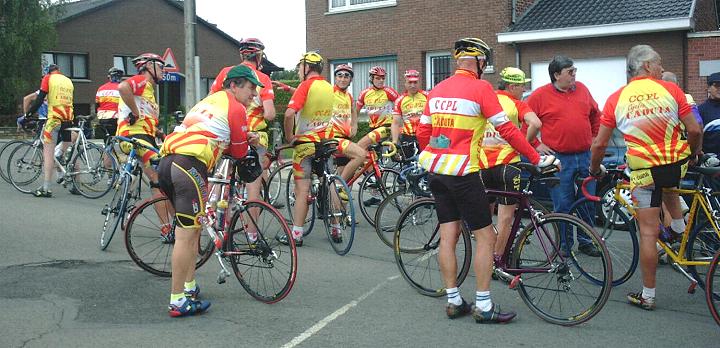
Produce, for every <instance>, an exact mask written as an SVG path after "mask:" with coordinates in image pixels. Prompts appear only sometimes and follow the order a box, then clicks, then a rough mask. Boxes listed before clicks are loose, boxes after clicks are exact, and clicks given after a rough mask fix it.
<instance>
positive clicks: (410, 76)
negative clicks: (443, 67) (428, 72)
mask: <svg viewBox="0 0 720 348" xmlns="http://www.w3.org/2000/svg"><path fill="white" fill-rule="evenodd" d="M405 78H406V79H407V80H408V81H418V80H420V72H419V71H417V70H415V69H410V70H405Z"/></svg>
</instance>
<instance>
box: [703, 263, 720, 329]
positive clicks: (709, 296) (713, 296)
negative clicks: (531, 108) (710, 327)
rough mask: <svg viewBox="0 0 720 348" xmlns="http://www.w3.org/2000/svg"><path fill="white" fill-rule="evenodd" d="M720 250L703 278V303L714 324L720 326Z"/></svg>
mask: <svg viewBox="0 0 720 348" xmlns="http://www.w3.org/2000/svg"><path fill="white" fill-rule="evenodd" d="M719 263H720V250H719V251H718V252H716V253H715V256H714V257H713V259H712V261H711V262H710V268H709V269H708V273H707V278H705V284H706V286H705V301H707V304H708V308H709V309H710V314H711V315H712V317H713V319H715V322H716V323H717V324H718V325H720V313H719V311H720V270H718V264H719Z"/></svg>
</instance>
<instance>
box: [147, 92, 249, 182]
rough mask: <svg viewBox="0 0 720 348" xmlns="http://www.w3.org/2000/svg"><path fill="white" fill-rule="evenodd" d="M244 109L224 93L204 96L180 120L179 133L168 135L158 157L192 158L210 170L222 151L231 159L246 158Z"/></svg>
mask: <svg viewBox="0 0 720 348" xmlns="http://www.w3.org/2000/svg"><path fill="white" fill-rule="evenodd" d="M246 122H247V118H246V109H245V106H243V105H242V104H240V102H238V101H237V100H236V99H235V97H233V96H232V95H231V94H230V93H228V92H226V91H220V92H218V93H213V94H211V95H209V96H207V97H206V98H205V99H203V100H201V101H200V102H199V103H198V104H197V105H195V106H194V107H193V108H192V109H190V112H188V114H187V116H185V119H184V120H183V123H182V126H181V127H180V128H181V129H182V130H178V131H175V132H173V133H170V134H169V135H168V136H167V137H166V138H165V142H164V143H163V146H162V149H161V150H160V154H161V155H163V156H165V155H168V154H181V155H187V156H193V157H195V158H197V159H198V160H200V161H202V162H203V163H205V165H207V167H208V169H210V168H213V167H214V166H215V163H216V162H217V159H218V157H220V154H222V153H223V151H225V150H226V149H228V150H229V152H230V155H232V156H233V157H235V158H242V157H244V156H245V155H246V154H247V149H248V144H247V131H248V127H247V123H246Z"/></svg>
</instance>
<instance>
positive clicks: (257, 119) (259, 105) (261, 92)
mask: <svg viewBox="0 0 720 348" xmlns="http://www.w3.org/2000/svg"><path fill="white" fill-rule="evenodd" d="M242 65H245V66H247V67H248V68H250V69H252V70H253V71H254V72H255V74H256V75H257V77H258V80H260V83H262V84H263V85H264V86H265V87H260V86H258V88H257V92H258V94H257V96H256V97H255V98H253V100H252V102H251V103H250V105H249V106H248V107H247V115H248V127H249V128H250V131H259V130H263V129H265V128H267V123H266V122H265V117H264V113H265V108H264V107H263V102H264V101H266V100H275V91H273V87H272V81H271V80H270V77H268V76H267V75H265V74H264V73H263V72H262V71H260V70H258V69H257V68H255V66H253V65H252V64H250V63H248V62H243V63H242ZM232 68H233V67H232V66H227V67H224V68H223V69H222V70H220V73H218V75H217V77H216V78H215V81H213V84H212V86H211V87H210V94H213V93H215V92H218V91H221V90H222V89H223V88H222V85H223V83H224V82H225V78H226V77H227V74H228V72H229V71H230V69H232Z"/></svg>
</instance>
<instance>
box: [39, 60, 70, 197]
mask: <svg viewBox="0 0 720 348" xmlns="http://www.w3.org/2000/svg"><path fill="white" fill-rule="evenodd" d="M74 90H75V87H74V86H73V83H72V81H70V79H69V78H67V77H66V76H65V75H63V74H62V73H60V68H59V67H58V66H57V65H55V64H51V65H50V66H48V74H47V75H45V77H43V79H42V82H41V83H40V92H39V93H38V96H37V98H35V101H34V102H33V104H32V105H31V106H30V109H29V110H28V115H31V114H33V113H35V111H37V110H38V109H39V108H40V105H42V104H43V101H44V100H45V98H46V97H47V103H48V115H47V122H45V127H43V132H42V142H43V173H44V175H45V176H44V179H43V185H42V187H39V188H38V189H37V190H35V192H33V195H35V197H52V191H50V181H51V180H52V178H53V172H54V170H53V169H54V168H55V160H54V158H53V155H54V153H55V144H56V143H57V141H58V137H60V139H61V140H62V151H63V152H62V153H65V150H66V149H67V148H68V146H70V139H71V138H70V137H71V135H70V132H69V131H67V130H65V129H66V128H68V127H70V126H72V121H73V118H74V114H73V91H74Z"/></svg>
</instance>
